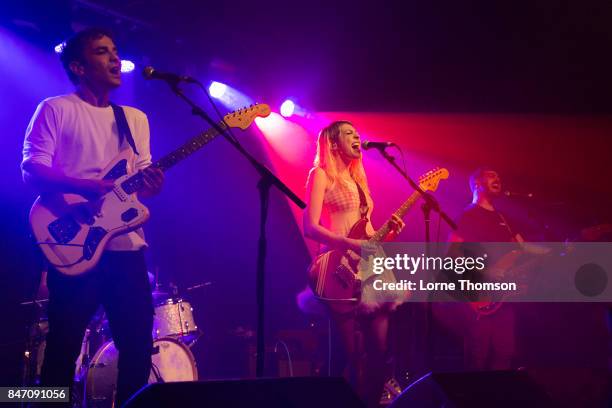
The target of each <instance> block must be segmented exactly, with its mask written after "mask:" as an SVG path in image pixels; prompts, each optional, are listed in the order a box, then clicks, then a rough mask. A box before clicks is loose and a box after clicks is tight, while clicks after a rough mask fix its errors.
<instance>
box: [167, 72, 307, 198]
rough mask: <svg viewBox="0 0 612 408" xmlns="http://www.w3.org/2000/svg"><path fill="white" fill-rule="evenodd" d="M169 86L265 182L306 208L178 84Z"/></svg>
mask: <svg viewBox="0 0 612 408" xmlns="http://www.w3.org/2000/svg"><path fill="white" fill-rule="evenodd" d="M169 85H170V88H171V89H172V92H174V93H175V94H176V95H178V96H179V97H180V98H181V99H183V100H184V101H185V102H187V104H188V105H189V106H191V112H192V113H193V114H194V115H197V116H200V117H201V118H203V119H204V120H205V121H206V122H207V123H208V124H209V125H210V126H212V127H213V128H214V129H215V130H216V131H217V132H219V134H221V135H223V137H225V139H226V140H227V141H228V142H230V143H231V144H232V145H233V146H234V147H235V148H236V149H237V150H238V151H239V152H240V153H242V155H243V156H244V157H246V158H247V160H248V161H249V162H251V164H252V165H253V167H255V170H257V172H258V173H259V174H260V175H261V177H263V178H264V179H265V180H266V182H267V183H269V184H271V185H274V186H276V187H277V188H278V189H279V190H280V191H282V192H283V194H285V195H286V196H287V197H289V199H290V200H291V201H293V202H294V203H295V205H297V206H298V207H300V208H301V209H304V208H306V203H304V202H303V201H302V200H301V199H300V198H299V197H298V196H297V195H296V194H295V193H294V192H293V191H291V190H290V189H289V187H287V185H285V183H283V182H282V181H281V180H280V179H279V178H278V177H276V176H275V175H274V174H273V173H272V172H271V171H270V170H269V169H268V168H267V167H266V166H264V165H263V164H261V163H260V162H258V161H257V159H255V158H254V157H253V156H252V155H251V154H250V153H249V152H247V151H246V150H245V149H244V148H243V147H242V146H241V145H240V144H239V143H238V142H236V141H235V140H234V139H232V138H231V137H229V135H228V134H227V132H226V131H225V130H224V129H221V127H220V126H219V125H218V124H217V123H216V122H215V121H214V120H212V118H211V117H210V116H209V115H208V114H206V112H204V111H203V110H202V108H200V107H199V106H198V105H197V104H196V103H195V102H193V101H192V100H191V99H189V98H188V97H187V96H186V95H185V94H184V93H183V91H181V89H180V88H179V87H178V84H170V83H169Z"/></svg>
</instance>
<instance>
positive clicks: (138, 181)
mask: <svg viewBox="0 0 612 408" xmlns="http://www.w3.org/2000/svg"><path fill="white" fill-rule="evenodd" d="M218 125H219V127H220V128H221V129H223V130H225V129H226V128H227V126H226V125H225V122H220V123H218ZM218 135H219V132H218V131H217V129H215V128H210V129H208V130H206V131H204V132H202V133H200V134H199V135H197V136H195V137H193V138H191V139H189V140H188V141H187V142H186V143H185V144H183V145H182V146H181V147H179V148H178V149H176V150H174V151H173V152H171V153H168V154H167V155H165V156H164V157H162V158H161V159H159V160H158V161H156V162H155V163H153V164H152V167H156V168H158V169H160V170H162V171H166V170H168V169H169V168H170V167H172V166H174V165H175V164H177V163H179V162H181V161H182V160H184V159H186V158H187V157H189V156H190V155H192V154H193V153H195V152H197V151H198V150H200V149H201V148H202V147H204V146H205V145H206V144H208V143H209V142H210V141H211V140H213V139H214V138H215V137H217V136H218ZM143 186H144V182H143V176H142V174H141V173H140V172H139V173H136V174H134V175H133V176H132V177H130V178H128V179H127V180H125V181H124V182H123V183H121V188H123V190H124V191H125V192H126V193H127V194H132V193H134V192H136V191H138V190H140V189H141V188H142V187H143Z"/></svg>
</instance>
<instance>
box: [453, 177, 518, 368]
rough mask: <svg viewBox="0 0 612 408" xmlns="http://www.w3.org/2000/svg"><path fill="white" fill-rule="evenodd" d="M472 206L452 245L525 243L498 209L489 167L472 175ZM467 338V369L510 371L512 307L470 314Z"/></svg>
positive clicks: (496, 182) (495, 181)
mask: <svg viewBox="0 0 612 408" xmlns="http://www.w3.org/2000/svg"><path fill="white" fill-rule="evenodd" d="M469 182H470V190H471V191H472V203H471V204H470V205H469V206H468V207H467V208H466V209H465V210H464V211H463V213H462V214H461V216H460V218H459V220H458V222H457V227H458V228H457V230H456V231H454V232H453V233H451V236H450V241H451V242H517V243H522V242H524V240H523V238H522V237H521V235H520V234H518V233H516V232H514V231H513V230H512V228H511V227H510V225H509V224H508V221H507V220H506V217H504V216H503V215H502V214H501V213H500V212H498V211H497V210H496V209H495V206H494V201H495V199H496V198H497V197H499V196H500V195H501V192H502V185H501V180H500V178H499V175H498V174H497V172H496V171H494V170H492V169H490V168H480V169H478V170H476V171H475V172H474V173H473V174H472V175H471V176H470V181H469ZM465 330H466V333H465V336H464V360H465V368H467V369H471V370H486V369H495V370H503V369H509V368H511V366H512V359H513V357H514V354H515V350H516V341H515V315H514V311H513V309H512V307H511V305H504V307H501V308H500V310H498V311H496V312H495V313H493V314H490V315H486V316H481V315H479V314H476V313H469V315H468V319H467V327H466V328H465Z"/></svg>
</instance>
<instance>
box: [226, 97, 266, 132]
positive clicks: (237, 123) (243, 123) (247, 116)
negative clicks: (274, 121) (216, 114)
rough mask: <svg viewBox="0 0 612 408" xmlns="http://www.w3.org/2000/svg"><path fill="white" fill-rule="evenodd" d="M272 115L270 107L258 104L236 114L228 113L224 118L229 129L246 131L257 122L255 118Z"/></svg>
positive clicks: (237, 111)
mask: <svg viewBox="0 0 612 408" xmlns="http://www.w3.org/2000/svg"><path fill="white" fill-rule="evenodd" d="M269 114H270V106H268V105H266V104H265V103H256V104H255V105H251V106H248V107H246V108H242V109H238V110H236V111H234V112H231V113H228V114H227V115H225V116H224V117H223V121H224V122H225V124H226V125H227V126H229V127H233V128H236V127H237V128H240V129H242V130H245V129H246V128H248V127H249V126H251V124H252V123H253V121H254V120H255V118H257V117H259V116H261V117H264V118H265V117H266V116H268V115H269Z"/></svg>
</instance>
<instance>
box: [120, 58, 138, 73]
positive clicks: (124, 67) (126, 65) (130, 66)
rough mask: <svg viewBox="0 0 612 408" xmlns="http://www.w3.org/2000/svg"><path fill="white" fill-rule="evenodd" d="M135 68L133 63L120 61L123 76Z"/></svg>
mask: <svg viewBox="0 0 612 408" xmlns="http://www.w3.org/2000/svg"><path fill="white" fill-rule="evenodd" d="M134 68H136V66H135V65H134V63H133V62H132V61H130V60H121V72H123V73H124V74H127V73H130V72H132V71H133V70H134Z"/></svg>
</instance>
